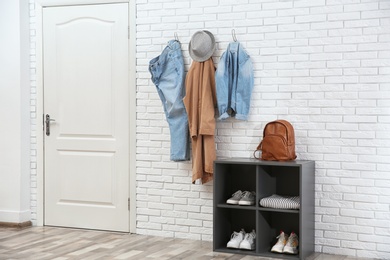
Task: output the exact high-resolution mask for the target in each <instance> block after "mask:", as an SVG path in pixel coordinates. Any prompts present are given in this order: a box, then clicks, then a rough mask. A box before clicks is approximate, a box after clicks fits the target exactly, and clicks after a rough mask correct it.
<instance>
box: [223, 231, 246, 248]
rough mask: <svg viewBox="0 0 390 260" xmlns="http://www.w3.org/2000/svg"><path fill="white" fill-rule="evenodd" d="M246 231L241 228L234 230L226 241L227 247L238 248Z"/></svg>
mask: <svg viewBox="0 0 390 260" xmlns="http://www.w3.org/2000/svg"><path fill="white" fill-rule="evenodd" d="M245 235H246V233H245V230H244V229H241V231H240V232H236V231H234V232H233V234H232V236H231V237H230V241H229V242H228V243H227V245H226V247H227V248H239V247H240V244H241V241H242V240H244V237H245Z"/></svg>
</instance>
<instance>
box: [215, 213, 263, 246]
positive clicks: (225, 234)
mask: <svg viewBox="0 0 390 260" xmlns="http://www.w3.org/2000/svg"><path fill="white" fill-rule="evenodd" d="M214 228H215V229H216V230H219V232H217V233H216V234H215V236H214V247H215V248H216V249H220V250H228V251H231V252H232V253H240V251H243V252H245V253H250V252H252V253H254V252H255V251H246V250H239V249H231V248H227V247H226V245H227V243H228V242H229V240H230V238H231V235H232V234H233V232H234V231H236V232H240V231H241V229H244V230H245V232H248V233H249V232H251V231H252V230H256V211H254V210H248V209H245V208H244V209H234V208H220V210H218V211H217V212H215V214H214Z"/></svg>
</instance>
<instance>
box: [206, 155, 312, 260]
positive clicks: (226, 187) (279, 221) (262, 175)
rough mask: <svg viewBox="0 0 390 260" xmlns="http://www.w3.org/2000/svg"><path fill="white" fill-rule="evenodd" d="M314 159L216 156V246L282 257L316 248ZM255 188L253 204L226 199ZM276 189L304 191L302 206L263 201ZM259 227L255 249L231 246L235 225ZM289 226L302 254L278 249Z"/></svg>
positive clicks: (299, 193)
mask: <svg viewBox="0 0 390 260" xmlns="http://www.w3.org/2000/svg"><path fill="white" fill-rule="evenodd" d="M314 171H315V167H314V162H313V161H290V162H273V161H261V160H257V159H224V160H216V161H215V162H214V204H213V205H214V206H213V210H214V216H213V218H214V219H213V220H214V227H213V248H214V251H218V252H227V253H239V254H248V255H257V256H264V257H270V258H280V259H305V258H306V257H308V256H310V255H311V254H312V253H313V252H314ZM237 190H241V191H255V192H256V202H255V205H253V206H239V205H229V204H226V200H227V199H229V198H230V197H231V196H232V194H233V193H234V192H236V191H237ZM273 194H277V195H281V196H299V202H300V208H299V209H294V210H292V209H278V208H267V207H261V206H260V205H259V201H260V199H262V198H265V197H269V196H271V195H273ZM241 229H244V230H245V231H246V232H251V231H252V229H254V230H255V231H256V249H255V250H253V251H247V250H238V249H229V248H227V247H226V244H227V243H228V241H229V240H230V237H231V235H232V233H233V232H234V231H236V232H239V231H240V230H241ZM280 231H284V232H285V233H287V234H290V233H291V232H295V233H296V234H297V235H298V237H299V254H297V255H286V254H278V253H272V252H271V248H272V246H273V245H274V244H275V243H276V241H277V239H276V237H277V236H278V235H279V234H280Z"/></svg>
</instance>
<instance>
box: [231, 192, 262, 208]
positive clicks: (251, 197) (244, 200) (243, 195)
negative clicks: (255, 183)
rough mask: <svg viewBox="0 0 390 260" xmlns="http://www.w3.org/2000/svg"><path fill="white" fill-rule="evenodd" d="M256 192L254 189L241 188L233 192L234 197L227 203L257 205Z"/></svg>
mask: <svg viewBox="0 0 390 260" xmlns="http://www.w3.org/2000/svg"><path fill="white" fill-rule="evenodd" d="M255 200H256V193H255V192H254V191H244V192H242V191H241V190H238V191H236V192H235V193H233V195H232V197H231V198H230V199H228V200H227V201H226V203H227V204H232V205H242V206H251V205H255Z"/></svg>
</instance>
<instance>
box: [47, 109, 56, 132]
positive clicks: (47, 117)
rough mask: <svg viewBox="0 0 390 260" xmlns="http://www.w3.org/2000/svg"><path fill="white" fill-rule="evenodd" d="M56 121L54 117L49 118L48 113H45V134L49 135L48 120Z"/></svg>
mask: <svg viewBox="0 0 390 260" xmlns="http://www.w3.org/2000/svg"><path fill="white" fill-rule="evenodd" d="M54 121H56V120H55V119H50V115H49V114H46V119H45V124H46V135H47V136H49V135H50V122H54Z"/></svg>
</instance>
